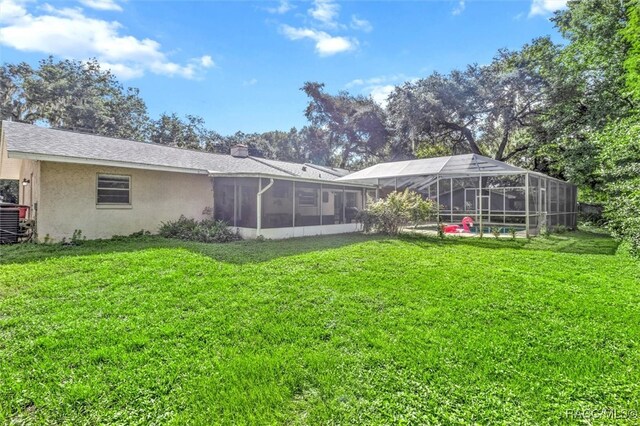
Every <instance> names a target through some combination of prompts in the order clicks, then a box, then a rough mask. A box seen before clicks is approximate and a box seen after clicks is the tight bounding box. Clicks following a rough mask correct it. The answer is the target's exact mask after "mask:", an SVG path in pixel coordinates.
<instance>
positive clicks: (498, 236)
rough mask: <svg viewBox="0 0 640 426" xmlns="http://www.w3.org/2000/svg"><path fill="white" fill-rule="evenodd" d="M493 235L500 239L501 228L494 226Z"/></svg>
mask: <svg viewBox="0 0 640 426" xmlns="http://www.w3.org/2000/svg"><path fill="white" fill-rule="evenodd" d="M491 233H492V234H493V236H494V237H496V239H498V238H500V234H501V231H500V228H498V227H497V226H494V227H493V228H491Z"/></svg>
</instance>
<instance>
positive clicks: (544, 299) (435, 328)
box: [0, 232, 640, 425]
mask: <svg viewBox="0 0 640 426" xmlns="http://www.w3.org/2000/svg"><path fill="white" fill-rule="evenodd" d="M0 253H1V254H0V262H2V265H0V406H1V407H0V423H9V424H11V423H16V424H23V423H25V424H73V425H76V424H99V423H109V424H116V423H120V424H149V423H154V424H165V423H170V424H176V425H183V424H215V423H227V424H231V423H233V424H273V423H285V424H318V423H322V424H354V423H367V424H371V423H375V424H390V423H391V424H424V423H427V424H428V423H434V424H440V423H441V424H469V423H474V422H476V423H478V424H487V423H493V424H496V423H498V424H532V425H533V424H536V425H537V424H559V423H560V424H563V423H567V424H587V423H586V421H583V420H581V419H578V418H575V417H573V418H572V417H571V416H567V412H568V411H567V410H617V415H619V416H620V417H623V416H625V415H626V414H625V413H624V412H623V411H622V410H629V409H631V410H633V409H638V408H640V407H638V401H639V400H640V346H639V345H640V264H639V263H638V262H637V261H634V260H632V259H631V258H629V257H628V256H626V255H625V254H624V253H623V251H622V250H618V248H617V244H616V243H615V242H614V241H613V240H611V239H610V238H608V237H607V236H604V235H599V234H593V233H586V232H577V233H573V234H566V235H561V236H553V237H550V238H548V239H545V238H539V239H534V240H532V241H527V240H517V241H510V240H500V241H496V240H493V238H491V239H490V238H485V239H483V240H479V239H468V238H464V239H463V238H447V239H445V240H438V239H436V238H426V237H422V238H418V237H403V238H400V239H387V238H382V237H367V236H363V235H344V236H336V237H321V238H304V239H295V240H288V241H265V242H258V241H252V242H238V243H231V244H227V245H206V244H196V243H184V242H178V241H171V240H163V239H160V238H146V239H138V240H123V241H114V242H86V243H84V244H83V245H81V246H78V247H60V246H33V245H25V246H12V247H0ZM627 414H628V413H627ZM599 422H604V423H608V424H611V423H615V424H636V423H637V422H638V420H637V419H633V418H630V416H628V415H627V419H620V418H619V419H617V420H615V421H612V420H607V419H605V420H596V421H595V423H596V424H597V423H599Z"/></svg>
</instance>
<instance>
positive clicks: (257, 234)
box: [256, 178, 274, 237]
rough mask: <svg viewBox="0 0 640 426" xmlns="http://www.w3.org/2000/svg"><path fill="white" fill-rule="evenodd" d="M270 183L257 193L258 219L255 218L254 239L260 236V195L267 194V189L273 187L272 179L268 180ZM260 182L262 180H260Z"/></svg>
mask: <svg viewBox="0 0 640 426" xmlns="http://www.w3.org/2000/svg"><path fill="white" fill-rule="evenodd" d="M269 180H270V182H269V184H268V185H267V186H265V187H264V188H262V189H261V190H260V192H258V196H257V197H258V199H257V200H256V201H257V204H258V205H257V208H256V210H257V212H258V217H257V218H256V237H259V236H260V229H261V228H262V194H264V193H265V192H267V191H268V190H269V188H271V187H272V186H273V182H274V181H273V178H269ZM260 182H262V180H260Z"/></svg>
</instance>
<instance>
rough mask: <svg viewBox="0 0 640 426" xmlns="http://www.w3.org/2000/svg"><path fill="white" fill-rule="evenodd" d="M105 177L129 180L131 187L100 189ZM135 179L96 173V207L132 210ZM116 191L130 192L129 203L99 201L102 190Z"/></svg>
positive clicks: (122, 175) (128, 176)
mask: <svg viewBox="0 0 640 426" xmlns="http://www.w3.org/2000/svg"><path fill="white" fill-rule="evenodd" d="M104 177H115V178H127V180H128V182H129V187H128V188H127V189H124V188H100V178H104ZM132 186H133V178H132V177H131V175H126V174H115V173H96V198H95V200H96V207H98V208H130V207H131V206H132V197H133V191H132ZM101 189H103V190H116V191H128V192H129V201H128V202H126V203H101V202H100V201H98V200H99V193H100V190H101Z"/></svg>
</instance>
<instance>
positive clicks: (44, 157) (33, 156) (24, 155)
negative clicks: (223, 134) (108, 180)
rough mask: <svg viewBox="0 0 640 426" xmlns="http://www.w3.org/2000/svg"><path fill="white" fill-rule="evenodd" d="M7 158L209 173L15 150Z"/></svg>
mask: <svg viewBox="0 0 640 426" xmlns="http://www.w3.org/2000/svg"><path fill="white" fill-rule="evenodd" d="M7 156H8V157H9V158H20V159H26V160H36V161H51V162H55V163H67V164H86V165H92V166H108V167H121V168H126V169H140V170H153V171H163V172H175V173H188V174H199V175H206V174H208V173H209V172H208V171H207V170H203V169H193V168H187V167H173V166H162V165H155V164H144V163H133V162H128V161H115V160H100V159H94V158H85V157H70V156H66V155H52V154H39V153H34V152H24V151H17V150H7Z"/></svg>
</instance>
